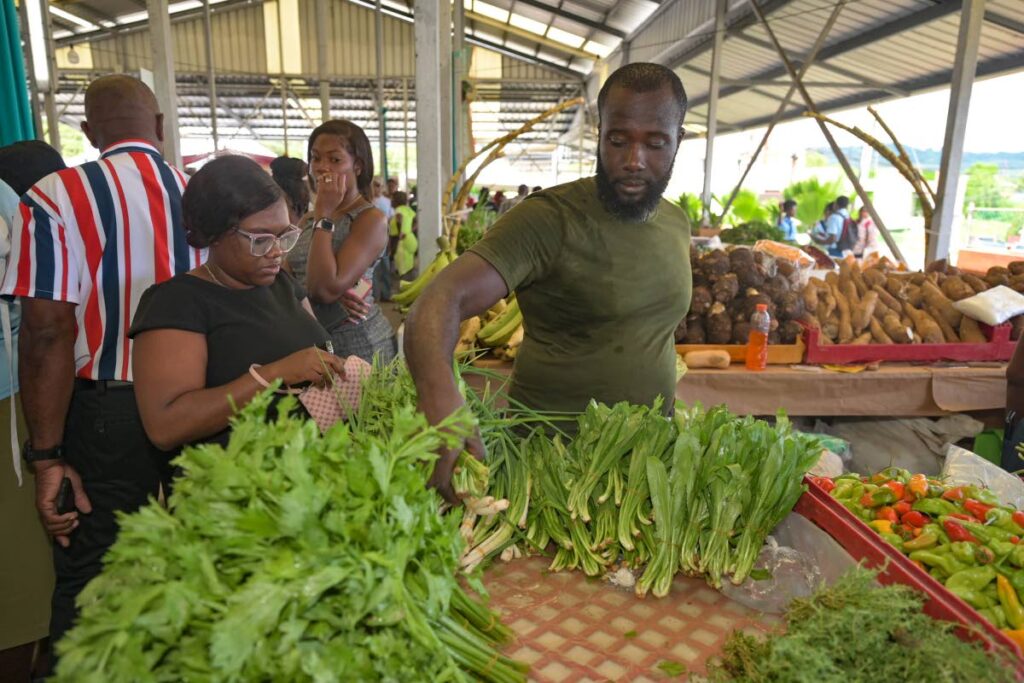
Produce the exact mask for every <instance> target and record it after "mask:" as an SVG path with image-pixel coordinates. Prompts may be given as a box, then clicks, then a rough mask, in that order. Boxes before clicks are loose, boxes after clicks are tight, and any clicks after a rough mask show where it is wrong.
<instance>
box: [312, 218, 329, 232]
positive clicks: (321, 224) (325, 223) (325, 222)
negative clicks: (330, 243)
mask: <svg viewBox="0 0 1024 683" xmlns="http://www.w3.org/2000/svg"><path fill="white" fill-rule="evenodd" d="M313 227H314V228H317V229H319V230H323V231H324V232H334V221H332V220H331V219H330V218H321V219H320V220H318V221H317V222H316V223H314V224H313Z"/></svg>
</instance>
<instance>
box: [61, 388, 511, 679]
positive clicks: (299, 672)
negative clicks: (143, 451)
mask: <svg viewBox="0 0 1024 683" xmlns="http://www.w3.org/2000/svg"><path fill="white" fill-rule="evenodd" d="M383 386H384V383H383V382H382V383H381V388H383ZM398 389H399V390H400V389H401V387H400V386H399V387H398ZM377 398H378V399H380V398H381V396H380V395H378V397H377ZM269 400H270V399H269V395H263V396H260V397H257V398H256V399H254V400H253V401H252V403H250V405H249V406H248V407H247V408H245V409H244V410H243V411H242V412H241V413H240V414H239V415H238V416H237V417H236V418H235V419H234V420H233V423H232V424H233V432H232V436H231V441H230V443H229V444H228V446H227V447H226V448H220V447H216V446H202V447H198V448H190V449H187V450H186V451H185V452H184V453H183V454H182V455H181V456H180V458H179V459H178V460H177V462H178V464H179V465H181V467H182V468H183V469H184V471H185V476H184V477H183V478H181V479H179V480H178V481H177V483H176V488H175V491H174V493H173V495H172V496H171V498H170V501H169V510H165V509H164V508H162V507H160V506H159V505H157V504H156V503H155V502H151V503H150V504H149V505H147V506H145V507H143V508H142V509H141V510H139V511H138V512H137V513H135V514H132V515H127V516H124V517H122V519H121V531H120V534H119V537H118V540H117V542H116V543H115V545H114V546H113V548H112V549H111V550H110V552H109V553H108V555H107V557H106V558H105V567H104V570H103V572H102V574H100V576H99V577H97V578H96V579H95V580H94V581H93V582H91V583H90V584H89V585H88V586H87V587H86V589H85V590H84V591H83V593H82V594H81V597H80V599H79V604H80V605H81V608H82V611H81V617H80V618H79V620H78V622H77V624H76V626H75V627H74V628H73V629H72V630H71V631H70V632H69V634H68V635H67V637H66V638H65V639H64V640H63V641H61V642H60V643H59V644H58V651H59V652H60V655H61V659H60V663H59V665H58V669H57V680H58V681H75V682H76V683H78V682H82V681H104V682H105V683H106V682H116V681H142V680H148V681H187V680H220V681H292V680H315V681H341V680H346V681H371V680H438V681H469V680H486V681H500V682H509V683H511V682H513V681H522V680H525V674H524V671H525V667H523V666H521V665H519V664H517V663H515V662H512V661H510V660H508V659H506V658H504V657H502V656H501V655H500V654H499V653H498V652H497V651H496V650H495V645H496V644H497V643H501V642H503V641H505V640H506V639H507V638H509V636H510V632H509V630H508V629H507V628H505V627H503V626H501V625H500V623H499V622H498V621H497V619H496V617H495V615H493V614H492V613H491V612H490V611H489V610H487V608H486V607H484V606H483V605H482V604H480V603H479V602H477V601H476V600H475V599H473V598H470V597H469V596H468V595H467V594H466V593H465V592H463V590H462V588H461V587H460V585H459V583H458V582H457V581H456V579H455V574H456V571H457V566H458V560H459V556H460V552H461V551H462V541H461V539H460V538H459V534H458V525H457V521H456V520H454V519H453V518H449V517H442V516H439V515H438V514H437V509H438V502H439V499H438V497H437V495H436V494H435V493H434V492H432V491H429V490H427V489H426V488H425V487H424V469H425V467H429V465H430V463H431V462H432V460H433V458H434V456H433V453H434V452H435V451H437V450H438V449H440V448H443V447H445V446H450V445H452V444H454V443H455V442H456V441H457V440H458V438H459V437H460V436H465V431H464V430H460V428H459V427H458V425H457V424H456V423H455V422H451V423H448V424H444V425H440V426H439V428H430V427H428V426H427V424H426V422H425V420H424V418H423V417H422V416H420V415H418V414H416V413H415V411H414V408H413V407H412V406H411V405H408V404H407V402H405V401H397V402H395V403H393V404H392V406H391V408H390V410H387V409H386V408H385V406H384V405H383V402H382V401H378V402H377V403H375V404H374V405H373V406H366V409H365V411H364V412H363V414H362V418H363V423H364V424H365V427H366V428H362V429H360V428H350V427H348V426H345V425H341V424H339V425H338V426H336V427H335V428H333V429H332V430H330V431H329V432H328V433H327V434H326V435H325V436H322V437H321V436H320V434H319V431H318V430H317V428H316V425H315V424H313V423H312V422H308V421H304V420H300V419H298V418H295V417H289V416H287V412H288V410H287V408H288V406H287V405H282V406H281V408H282V410H281V411H280V414H281V417H278V418H277V419H276V421H274V422H272V423H268V422H266V421H265V417H264V416H265V411H266V408H267V406H268V404H269ZM291 400H292V399H286V401H291ZM374 420H376V422H375V423H374ZM371 425H375V427H376V428H371Z"/></svg>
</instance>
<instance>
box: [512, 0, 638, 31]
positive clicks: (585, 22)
mask: <svg viewBox="0 0 1024 683" xmlns="http://www.w3.org/2000/svg"><path fill="white" fill-rule="evenodd" d="M516 2H518V3H520V4H523V5H527V6H529V7H533V8H535V9H539V10H543V11H545V12H549V13H551V14H553V15H555V16H556V17H562V18H563V19H568V20H569V21H572V22H575V23H577V24H579V25H580V26H586V27H587V28H591V29H594V30H595V31H601V32H602V33H607V34H608V35H610V36H615V37H616V38H625V37H626V34H625V32H624V31H620V30H619V29H617V28H612V27H611V26H608V25H606V24H602V23H601V22H599V21H594V20H592V19H586V18H584V17H581V16H578V15H576V14H573V13H572V12H567V11H565V10H564V9H562V8H561V7H554V6H552V5H549V4H547V3H544V2H540V0H516Z"/></svg>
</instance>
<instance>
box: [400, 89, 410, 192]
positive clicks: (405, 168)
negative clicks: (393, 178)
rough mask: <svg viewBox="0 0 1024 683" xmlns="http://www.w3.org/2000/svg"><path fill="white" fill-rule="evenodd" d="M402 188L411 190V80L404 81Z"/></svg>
mask: <svg viewBox="0 0 1024 683" xmlns="http://www.w3.org/2000/svg"><path fill="white" fill-rule="evenodd" d="M402 172H403V173H404V174H405V177H404V178H402V187H404V188H405V190H406V191H408V190H409V79H408V78H403V79H402Z"/></svg>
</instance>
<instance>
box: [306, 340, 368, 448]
mask: <svg viewBox="0 0 1024 683" xmlns="http://www.w3.org/2000/svg"><path fill="white" fill-rule="evenodd" d="M372 369H373V368H372V367H371V366H370V364H369V363H367V362H366V361H365V360H363V359H362V358H360V357H358V356H349V357H348V358H346V359H345V377H344V379H342V378H341V377H338V376H337V375H333V376H332V377H331V381H330V382H328V385H327V386H326V387H324V388H322V389H321V388H320V387H308V388H307V389H305V390H303V392H302V393H301V394H299V402H300V403H302V405H303V407H304V408H305V409H306V411H307V412H308V413H309V416H310V417H311V418H313V421H314V422H316V425H317V427H319V428H320V433H321V434H322V433H324V432H326V431H327V430H328V429H330V428H331V427H333V426H334V424H335V423H336V422H338V421H340V420H344V419H346V418H347V417H348V415H349V414H350V413H352V412H353V411H355V410H356V409H358V408H359V400H360V399H361V398H362V394H363V381H364V380H365V379H366V378H367V377H369V376H370V372H371V370H372Z"/></svg>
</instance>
